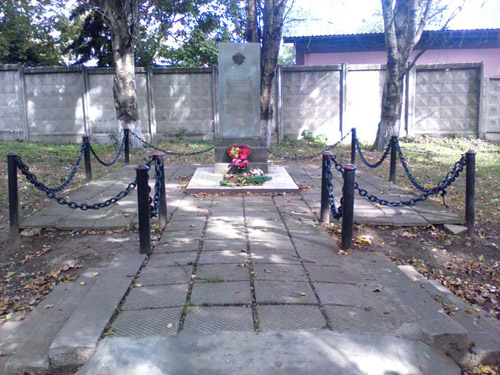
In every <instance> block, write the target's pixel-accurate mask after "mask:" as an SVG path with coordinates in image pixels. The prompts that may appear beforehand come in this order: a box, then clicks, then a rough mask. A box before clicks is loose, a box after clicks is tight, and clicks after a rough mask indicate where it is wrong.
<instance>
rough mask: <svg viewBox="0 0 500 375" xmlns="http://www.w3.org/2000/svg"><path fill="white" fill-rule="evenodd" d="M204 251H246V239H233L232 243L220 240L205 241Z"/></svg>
mask: <svg viewBox="0 0 500 375" xmlns="http://www.w3.org/2000/svg"><path fill="white" fill-rule="evenodd" d="M202 248H203V251H216V250H245V249H246V248H247V243H246V239H244V238H240V239H232V240H231V241H228V240H225V239H220V240H207V239H205V240H203V247H202Z"/></svg>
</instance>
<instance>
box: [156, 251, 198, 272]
mask: <svg viewBox="0 0 500 375" xmlns="http://www.w3.org/2000/svg"><path fill="white" fill-rule="evenodd" d="M197 255H198V253H197V252H195V251H183V252H179V253H159V254H155V253H153V255H151V258H150V259H149V262H148V267H149V268H153V267H167V266H189V265H193V264H194V262H195V260H196V256H197Z"/></svg>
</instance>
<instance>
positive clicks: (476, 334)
mask: <svg viewBox="0 0 500 375" xmlns="http://www.w3.org/2000/svg"><path fill="white" fill-rule="evenodd" d="M399 268H400V269H401V270H402V271H403V272H404V273H405V274H406V275H407V276H408V277H409V278H410V279H411V280H413V281H414V282H416V283H418V285H419V286H420V287H421V288H422V289H423V290H424V291H425V292H427V293H428V294H429V295H430V296H431V297H432V298H433V299H435V298H437V299H441V300H442V302H444V303H447V304H449V305H450V304H453V305H454V306H455V310H456V311H454V315H453V316H451V319H452V320H453V321H455V322H456V323H458V324H460V325H461V326H462V327H464V329H465V330H466V332H467V349H468V350H466V351H464V352H463V353H456V354H455V355H454V359H455V361H457V362H458V363H460V364H461V365H462V366H464V367H472V366H475V365H479V364H492V363H500V322H499V321H498V320H496V319H495V318H493V317H491V316H488V315H486V314H485V312H484V311H482V310H480V311H476V310H474V308H473V306H472V305H470V304H469V303H467V302H466V301H463V300H462V299H460V298H459V297H457V296H456V295H454V294H453V293H452V292H451V291H450V290H449V289H447V288H446V287H444V286H443V285H442V284H441V283H439V282H438V281H436V280H428V279H426V278H425V277H424V276H422V275H421V274H419V273H418V272H417V271H416V270H415V269H414V268H413V267H412V266H399Z"/></svg>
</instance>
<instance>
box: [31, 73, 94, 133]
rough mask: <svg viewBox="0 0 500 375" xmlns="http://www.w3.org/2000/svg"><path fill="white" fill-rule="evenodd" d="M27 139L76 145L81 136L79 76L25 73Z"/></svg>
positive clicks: (81, 115) (81, 119)
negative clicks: (28, 136) (28, 137)
mask: <svg viewBox="0 0 500 375" xmlns="http://www.w3.org/2000/svg"><path fill="white" fill-rule="evenodd" d="M24 81H25V87H26V110H27V113H26V114H27V119H28V128H29V135H30V140H33V141H46V142H58V141H61V142H78V141H80V140H81V136H82V135H84V134H85V128H84V121H83V104H82V100H83V87H84V86H83V75H82V74H81V73H38V74H25V76H24Z"/></svg>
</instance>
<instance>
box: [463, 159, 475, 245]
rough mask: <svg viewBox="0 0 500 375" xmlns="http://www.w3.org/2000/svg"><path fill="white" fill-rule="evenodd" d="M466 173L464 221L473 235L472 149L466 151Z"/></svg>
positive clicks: (473, 169) (473, 180)
mask: <svg viewBox="0 0 500 375" xmlns="http://www.w3.org/2000/svg"><path fill="white" fill-rule="evenodd" d="M465 157H466V168H467V170H466V175H465V223H466V225H467V228H468V229H469V230H468V234H469V236H471V237H472V236H473V235H474V218H475V215H474V203H475V199H476V153H475V151H473V150H469V151H467V153H466V154H465Z"/></svg>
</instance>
